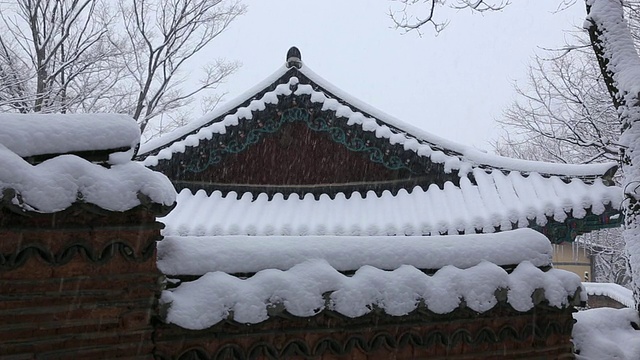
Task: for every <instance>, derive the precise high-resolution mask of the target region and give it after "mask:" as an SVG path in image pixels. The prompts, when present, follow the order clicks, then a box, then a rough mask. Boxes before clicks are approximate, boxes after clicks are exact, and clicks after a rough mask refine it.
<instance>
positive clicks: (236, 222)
mask: <svg viewBox="0 0 640 360" xmlns="http://www.w3.org/2000/svg"><path fill="white" fill-rule="evenodd" d="M472 174H473V176H474V178H475V180H476V183H477V185H475V184H473V183H471V181H470V180H469V179H468V178H466V177H465V178H462V179H461V180H460V187H456V186H454V185H453V184H452V183H451V182H447V183H445V186H444V188H439V187H438V186H436V185H431V186H430V187H429V188H428V189H426V190H423V189H422V188H421V187H416V188H414V189H413V191H412V192H411V193H409V192H408V191H406V190H404V189H403V190H400V191H399V192H398V193H397V194H396V195H392V194H391V193H390V192H389V191H385V192H383V194H382V196H381V197H378V196H377V195H376V194H375V193H374V192H373V191H370V192H369V193H367V195H366V196H365V197H364V198H363V197H362V196H361V195H360V193H358V192H355V193H353V194H352V195H351V196H350V197H349V198H348V199H347V197H346V196H345V195H344V194H342V193H339V194H337V195H336V196H335V198H334V199H330V198H329V196H327V195H322V196H320V197H319V198H318V199H315V198H314V197H313V196H312V195H311V194H307V195H305V196H304V197H303V198H302V199H301V198H299V197H298V196H296V195H295V194H292V195H291V196H289V197H288V198H287V199H285V198H284V197H283V196H282V195H281V194H276V195H275V196H274V197H273V198H272V199H269V198H268V197H267V196H266V194H260V195H259V196H257V197H256V198H255V199H254V197H253V196H252V194H250V193H245V194H243V195H242V196H241V197H240V198H239V199H238V196H237V194H236V193H235V192H230V193H228V194H227V195H226V196H224V195H223V194H222V193H221V192H220V191H214V192H213V193H212V194H211V195H209V196H208V195H207V194H206V193H205V192H204V191H198V192H197V193H196V194H192V193H191V192H190V191H189V190H186V189H185V190H182V191H181V192H180V194H179V195H178V198H177V202H178V205H177V207H176V208H175V210H173V211H172V212H171V213H170V214H168V215H167V216H166V217H164V218H162V219H161V221H162V222H164V223H165V225H166V228H165V230H164V234H165V235H167V236H176V235H180V236H208V235H366V236H380V235H383V236H384V235H438V234H444V233H448V234H450V235H452V234H458V233H460V232H464V233H476V231H482V232H485V233H491V232H494V231H495V228H496V227H500V228H501V230H503V231H504V230H509V229H511V228H512V224H516V227H528V226H530V225H531V224H530V221H533V222H535V224H537V225H539V226H544V225H546V224H547V222H548V218H552V219H553V220H555V221H558V222H563V221H564V220H565V219H566V218H567V217H568V214H569V213H571V215H572V216H573V217H574V218H578V219H580V218H583V217H584V216H585V215H586V214H587V210H590V211H591V212H592V213H593V214H596V215H600V214H602V213H603V212H604V211H605V208H606V206H611V207H612V208H614V209H617V208H618V207H619V206H620V203H621V201H622V191H621V190H620V188H619V187H611V186H606V185H604V184H603V182H602V181H601V180H600V179H595V180H594V182H593V183H592V184H586V183H585V182H583V181H582V180H580V179H573V180H572V181H571V182H569V183H565V182H563V181H562V180H561V179H559V178H558V177H550V178H546V177H543V176H541V175H539V174H537V173H531V174H530V175H529V176H527V177H524V176H522V175H521V174H520V173H518V172H511V173H509V174H508V175H505V174H504V173H503V172H501V171H498V170H494V171H492V172H490V173H487V172H486V171H485V170H482V169H479V168H476V169H474V170H473V172H472Z"/></svg>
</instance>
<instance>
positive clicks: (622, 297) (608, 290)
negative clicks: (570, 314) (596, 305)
mask: <svg viewBox="0 0 640 360" xmlns="http://www.w3.org/2000/svg"><path fill="white" fill-rule="evenodd" d="M582 284H583V285H584V288H585V290H586V292H587V295H602V296H606V297H609V298H611V299H613V300H615V301H617V302H619V303H620V304H622V305H624V306H626V307H628V308H632V309H635V301H634V300H633V291H631V290H629V289H627V288H625V287H624V286H621V285H618V284H613V283H594V282H584V283H582Z"/></svg>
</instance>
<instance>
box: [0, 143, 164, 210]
mask: <svg viewBox="0 0 640 360" xmlns="http://www.w3.org/2000/svg"><path fill="white" fill-rule="evenodd" d="M140 194H142V195H145V196H147V197H148V198H149V199H150V200H151V201H152V202H154V203H157V204H161V205H165V206H169V205H172V204H173V203H174V202H175V196H176V195H175V190H174V188H173V185H172V184H171V182H170V181H169V179H168V178H167V177H166V176H164V175H163V174H161V173H158V172H154V171H152V170H150V169H148V168H145V167H144V166H142V165H140V164H138V163H134V162H128V163H122V164H117V165H113V166H111V167H110V168H105V167H103V166H100V165H96V164H93V163H91V162H89V161H86V160H84V159H82V158H80V157H78V156H75V155H60V156H57V157H54V158H52V159H49V160H46V161H44V162H42V163H40V164H38V165H35V166H34V165H31V164H29V163H27V162H26V161H25V160H24V159H22V158H21V157H20V156H18V155H17V154H15V153H14V152H12V151H10V150H9V149H7V148H6V147H5V146H3V145H2V144H0V203H1V202H10V203H11V204H12V205H14V206H18V207H21V208H22V209H24V210H29V211H36V212H43V213H51V212H56V211H61V210H64V209H66V208H68V207H69V206H71V205H72V204H74V203H76V202H83V203H89V204H94V205H97V206H99V207H101V208H103V209H106V210H112V211H125V210H129V209H131V208H133V207H135V206H138V205H140V204H141V202H140V197H139V195H140ZM7 196H10V198H8V197H7Z"/></svg>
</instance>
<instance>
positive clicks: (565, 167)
mask: <svg viewBox="0 0 640 360" xmlns="http://www.w3.org/2000/svg"><path fill="white" fill-rule="evenodd" d="M300 64H301V66H300V67H299V68H298V67H291V68H289V67H287V66H286V65H283V66H281V67H280V68H279V69H277V70H276V71H275V72H274V73H273V74H271V75H270V76H268V77H267V78H265V79H264V80H263V81H261V82H260V83H258V84H257V85H255V86H253V87H252V88H251V89H249V90H248V91H246V92H244V93H243V94H242V95H240V96H238V97H236V98H235V99H234V100H231V101H229V102H226V103H224V104H222V105H220V106H219V107H218V108H217V109H216V110H214V111H213V112H211V113H208V114H206V115H204V116H202V117H201V118H199V119H197V120H195V121H193V122H191V123H189V124H187V125H185V126H183V127H180V128H178V129H176V130H174V131H173V132H171V133H168V134H165V135H164V136H161V137H159V138H157V139H153V140H151V141H149V142H147V143H145V144H143V145H141V146H140V150H139V152H138V155H137V156H138V157H141V156H142V155H145V154H147V155H150V154H151V153H152V152H156V151H158V150H160V149H162V148H165V147H166V146H167V145H169V144H171V143H175V142H177V141H182V140H184V139H185V138H186V137H187V136H188V135H190V134H195V133H197V132H198V130H199V129H201V128H203V127H206V126H208V125H211V124H212V123H214V122H217V121H219V120H220V119H221V118H222V117H223V116H225V115H227V114H229V113H231V112H233V110H234V109H237V108H238V107H241V105H242V104H244V103H248V102H250V101H251V100H252V99H254V98H256V96H258V95H259V94H261V93H264V92H266V91H267V90H268V88H269V87H271V86H273V85H274V84H275V83H276V82H278V80H280V79H282V78H283V77H285V75H286V74H287V73H288V72H292V76H294V75H293V73H294V72H296V71H298V72H299V73H301V74H302V75H304V76H306V77H307V78H308V79H309V80H310V81H311V82H312V83H313V85H316V86H317V87H318V88H320V90H321V91H322V92H323V93H326V94H327V95H330V97H331V98H333V99H335V100H338V101H339V102H340V103H342V104H347V105H348V107H350V108H352V109H353V110H355V111H356V112H360V113H363V114H364V115H368V116H370V117H371V118H373V119H375V120H377V122H380V123H382V124H384V125H387V126H389V127H390V128H393V129H395V130H396V131H398V132H402V133H404V135H407V136H409V137H412V138H414V139H416V140H418V141H422V142H426V143H428V144H429V145H431V146H433V147H435V148H438V149H442V150H445V151H447V152H449V153H452V154H456V157H459V158H460V160H461V161H462V162H465V163H470V165H471V166H472V167H483V168H489V169H498V170H503V171H519V172H523V173H530V172H537V173H541V174H545V175H550V176H561V177H604V178H605V179H611V177H612V176H613V174H615V172H616V170H617V166H618V165H617V163H613V162H609V163H598V164H561V163H549V162H543V161H531V160H521V159H514V158H508V157H503V156H499V155H495V154H489V153H485V152H483V151H481V150H478V149H476V148H473V147H470V146H466V145H463V144H460V143H456V142H453V141H450V140H447V139H444V138H441V137H439V136H437V135H433V134H430V133H428V132H426V131H424V130H422V129H420V128H418V127H415V126H413V125H410V124H407V123H405V122H403V121H400V120H398V119H397V118H395V117H393V116H391V115H388V114H386V113H384V112H383V111H380V110H378V109H376V108H375V107H373V106H371V105H369V104H367V103H365V102H363V101H361V100H359V99H357V98H355V97H352V96H350V95H349V94H347V93H346V92H344V91H342V90H341V89H339V88H337V87H336V86H334V85H333V84H331V83H330V82H328V81H327V80H325V79H324V78H322V77H321V76H320V75H318V74H316V73H315V72H314V71H313V70H312V69H310V68H309V67H308V66H307V65H306V64H303V63H302V62H300ZM287 80H288V79H287Z"/></svg>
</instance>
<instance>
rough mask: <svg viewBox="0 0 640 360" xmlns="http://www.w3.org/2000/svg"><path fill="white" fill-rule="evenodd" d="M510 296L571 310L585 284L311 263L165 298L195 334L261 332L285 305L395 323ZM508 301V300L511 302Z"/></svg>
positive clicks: (498, 272)
mask: <svg viewBox="0 0 640 360" xmlns="http://www.w3.org/2000/svg"><path fill="white" fill-rule="evenodd" d="M499 289H504V290H507V294H506V298H507V299H506V301H507V302H508V303H509V304H510V305H511V306H512V307H513V308H514V309H515V310H517V311H521V312H524V311H528V310H530V309H531V308H532V307H533V306H534V302H533V299H532V296H533V293H534V291H535V290H536V289H544V297H545V299H546V300H547V301H548V302H549V305H551V306H554V307H564V306H568V305H569V297H570V296H573V295H574V294H575V293H576V291H577V290H578V289H581V284H580V278H579V277H578V276H577V275H575V274H573V273H570V272H567V271H563V270H557V269H551V270H549V271H546V272H543V271H542V270H540V269H538V268H537V267H535V266H534V265H532V264H531V263H530V262H527V261H525V262H523V263H521V264H519V265H518V266H517V268H516V269H515V270H514V271H513V272H512V273H510V274H509V273H507V272H506V271H505V270H504V269H502V268H501V267H499V266H497V265H495V264H492V263H490V262H488V261H482V262H480V263H479V264H478V265H475V266H473V267H470V268H467V269H459V268H456V267H453V266H445V267H443V268H442V269H440V270H438V271H437V272H436V273H435V274H433V275H426V274H425V273H423V272H422V271H420V270H418V269H417V268H415V267H413V266H410V265H403V266H400V267H398V268H397V269H395V270H393V271H385V270H381V269H378V268H375V267H373V266H368V265H366V266H363V267H361V268H360V269H358V271H356V273H355V274H354V275H353V276H345V275H342V274H341V273H339V272H338V271H337V270H336V269H334V268H333V267H332V266H331V265H330V264H329V263H328V262H327V261H325V260H309V261H306V262H303V263H300V264H297V265H295V266H293V267H291V268H289V269H288V270H286V271H281V270H276V269H268V270H263V271H260V272H258V273H257V274H255V275H253V276H252V277H250V278H247V279H240V278H237V277H234V276H231V275H229V274H226V273H224V272H220V271H219V272H211V273H207V274H205V275H204V276H202V277H200V278H199V279H197V280H195V281H191V282H184V283H181V284H180V285H179V286H178V287H176V288H175V289H172V290H167V291H163V292H162V295H161V299H160V301H161V303H163V304H167V305H169V306H168V310H167V317H166V319H165V320H166V321H167V322H168V323H173V324H176V325H178V326H181V327H183V328H187V329H193V330H198V329H206V328H208V327H210V326H213V325H215V324H217V323H218V322H220V321H223V320H226V319H232V320H234V321H236V322H239V323H246V324H255V323H259V322H262V321H264V320H267V319H268V318H269V309H270V308H273V307H275V306H277V305H282V306H283V307H284V309H285V310H286V311H287V312H289V313H290V314H292V315H294V316H299V317H309V316H313V315H316V314H318V313H320V312H321V311H323V310H325V309H327V310H333V311H336V312H338V313H340V314H342V315H344V316H347V317H350V318H356V317H359V316H363V315H366V314H368V313H370V312H371V311H373V309H375V308H379V309H381V310H383V311H384V312H385V313H386V314H388V315H391V316H403V315H407V314H409V313H410V312H412V311H413V310H415V309H416V308H417V307H418V306H420V304H424V306H425V307H426V308H427V309H429V310H430V311H433V312H435V313H437V314H447V313H450V312H452V311H454V310H455V309H457V308H458V307H459V306H460V305H461V303H462V301H463V300H464V303H465V305H466V306H467V307H469V308H470V309H472V310H473V311H477V312H485V311H488V310H490V309H492V308H493V307H494V306H495V305H496V304H497V303H498V302H499V301H500V300H499V299H498V298H496V294H497V293H499V292H498V291H497V290H499ZM503 301H504V300H503Z"/></svg>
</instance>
